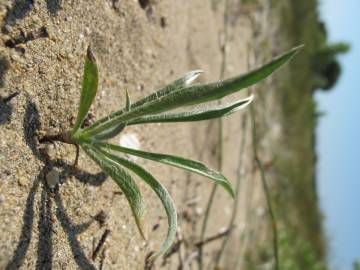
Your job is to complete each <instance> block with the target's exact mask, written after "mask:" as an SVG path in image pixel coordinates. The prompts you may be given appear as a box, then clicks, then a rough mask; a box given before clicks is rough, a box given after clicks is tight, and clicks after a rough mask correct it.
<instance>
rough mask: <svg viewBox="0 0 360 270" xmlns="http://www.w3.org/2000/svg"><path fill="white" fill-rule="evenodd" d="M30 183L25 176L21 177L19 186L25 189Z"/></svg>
mask: <svg viewBox="0 0 360 270" xmlns="http://www.w3.org/2000/svg"><path fill="white" fill-rule="evenodd" d="M27 183H28V181H27V179H26V178H25V177H24V176H21V177H19V179H18V184H19V186H21V187H25V186H26V185H27Z"/></svg>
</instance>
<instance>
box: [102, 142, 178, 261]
mask: <svg viewBox="0 0 360 270" xmlns="http://www.w3.org/2000/svg"><path fill="white" fill-rule="evenodd" d="M98 150H99V152H101V153H102V154H104V155H106V156H107V157H108V158H109V159H111V160H114V161H116V162H117V163H119V164H121V165H122V166H124V167H126V168H128V169H129V170H131V171H133V172H134V173H135V174H137V175H138V176H139V177H140V178H142V179H143V180H144V181H145V183H147V184H148V185H149V186H150V187H151V189H152V190H154V191H155V193H156V194H157V196H158V197H159V198H160V200H161V202H162V204H163V206H164V208H165V211H166V215H167V218H168V225H169V228H168V233H167V237H166V239H165V241H164V242H163V244H162V245H161V247H160V249H159V251H157V252H155V253H154V254H153V255H152V256H151V258H150V260H154V259H156V258H157V257H159V256H161V255H163V254H164V253H165V252H166V251H167V250H168V249H169V248H170V247H171V245H172V243H173V241H174V239H175V235H176V229H177V215H176V209H175V206H174V203H173V201H172V199H171V196H170V194H169V193H168V191H167V190H166V188H165V187H164V186H163V185H162V184H161V183H160V182H159V181H158V180H156V179H155V178H154V177H153V176H152V175H151V174H150V173H149V172H147V171H146V170H145V169H143V168H142V167H140V166H139V165H137V164H136V163H133V162H131V161H129V160H127V159H124V158H121V157H118V156H115V155H112V154H110V153H109V152H107V151H104V150H101V149H99V148H98Z"/></svg>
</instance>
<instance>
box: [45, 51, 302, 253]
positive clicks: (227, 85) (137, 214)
mask: <svg viewBox="0 0 360 270" xmlns="http://www.w3.org/2000/svg"><path fill="white" fill-rule="evenodd" d="M300 49H301V47H296V48H294V49H292V50H290V51H288V52H286V53H284V54H283V55H281V56H279V57H277V58H275V59H274V60H273V61H271V62H269V63H268V64H266V65H264V66H262V67H260V68H258V69H255V70H253V71H251V72H249V73H247V74H245V75H242V76H237V77H233V78H230V79H227V80H224V81H220V82H215V83H210V84H203V85H191V83H192V82H193V81H194V80H195V79H196V78H197V77H198V76H199V75H200V73H201V71H192V72H189V73H187V74H185V76H183V77H181V78H180V79H177V80H175V81H174V82H172V83H171V84H169V85H167V86H166V87H164V88H162V89H160V90H158V91H156V92H154V93H153V94H151V95H149V96H148V97H145V98H143V99H141V100H139V101H137V102H135V103H133V104H132V103H131V101H130V97H129V94H128V92H127V91H126V106H125V108H123V109H122V110H119V111H117V112H114V113H112V114H110V115H108V116H106V117H104V118H102V119H100V120H98V121H96V122H95V123H93V124H92V125H91V126H89V127H85V128H84V127H82V125H83V122H84V120H85V119H86V116H87V114H88V111H89V109H90V106H91V104H92V103H93V100H94V98H95V95H96V92H97V88H98V67H97V64H96V61H95V57H94V56H93V54H92V52H91V50H90V48H89V49H88V51H87V56H86V58H85V67H84V78H83V85H82V92H81V98H80V106H79V111H78V115H77V119H76V123H75V126H74V128H73V129H72V130H70V131H66V132H64V133H61V134H56V135H46V136H44V137H43V138H41V139H40V142H49V141H61V142H64V143H68V144H73V145H75V146H76V148H77V154H78V151H79V147H81V148H82V149H83V150H84V151H85V153H86V154H87V155H88V156H89V157H90V158H91V159H93V160H94V161H95V162H96V163H97V164H98V165H99V166H100V167H101V168H102V170H103V171H104V172H106V173H107V174H108V175H109V176H110V177H111V178H112V179H113V180H114V181H115V182H116V183H117V184H118V185H119V187H120V188H121V189H122V191H123V192H124V194H125V196H126V198H127V200H128V202H129V204H130V207H131V210H132V213H133V216H134V218H135V222H136V225H137V227H138V229H139V232H140V234H141V235H142V236H143V237H144V230H143V226H142V224H143V222H142V216H143V213H144V201H143V198H142V195H141V193H140V190H139V188H138V186H137V185H136V183H135V181H134V180H133V178H132V176H131V175H130V174H129V173H128V172H127V170H129V171H132V172H133V173H134V174H136V175H137V176H139V177H140V178H141V179H142V180H144V181H145V182H146V183H147V184H148V185H149V186H150V187H151V188H152V189H153V190H154V191H155V193H156V194H157V196H158V197H159V198H160V200H161V202H162V204H163V206H164V208H165V211H166V214H167V217H168V224H169V228H168V234H167V238H166V240H165V241H164V243H163V244H162V246H161V247H160V249H159V251H157V252H156V253H154V254H153V255H152V256H151V258H150V259H155V258H156V257H158V256H160V255H162V254H163V253H164V252H166V251H167V250H168V249H169V248H170V246H171V244H172V242H173V240H174V238H175V233H176V227H177V217H176V210H175V206H174V203H173V202H172V199H171V197H170V195H169V193H168V192H167V190H166V189H165V187H164V186H163V185H162V184H161V183H160V182H159V181H157V180H156V179H155V178H154V177H153V176H152V175H151V174H150V173H149V172H148V171H146V170H145V169H144V168H142V167H141V166H139V165H138V164H136V163H134V162H132V161H130V160H128V159H125V158H122V157H120V156H117V155H115V153H116V152H118V153H126V154H130V155H134V156H138V157H141V158H145V159H150V160H153V161H157V162H161V163H164V164H167V165H171V166H175V167H178V168H181V169H185V170H188V171H191V172H194V173H197V174H200V175H203V176H206V177H208V178H210V179H212V180H214V181H215V182H216V183H218V184H219V185H221V186H222V187H223V188H224V189H225V190H226V191H227V192H228V193H229V194H230V195H231V196H232V197H234V195H235V194H234V190H233V188H232V185H231V183H230V182H229V181H228V180H227V179H226V178H225V177H224V176H223V175H222V174H221V173H220V172H217V171H215V170H212V169H210V168H208V167H207V166H206V165H204V164H203V163H200V162H198V161H194V160H190V159H185V158H182V157H177V156H171V155H166V154H158V153H151V152H146V151H139V150H135V149H130V148H125V147H121V146H119V145H114V144H110V143H107V142H104V141H105V140H108V139H110V138H113V137H114V136H116V135H117V134H119V133H120V132H121V131H122V130H123V129H124V128H125V127H126V126H129V125H137V124H147V123H159V122H168V123H169V122H192V121H201V120H209V119H213V118H218V117H222V116H226V115H229V114H231V113H234V112H235V111H237V110H239V109H242V108H244V107H245V106H246V105H248V104H249V103H250V102H251V101H252V97H249V98H246V99H242V100H238V101H236V102H234V103H231V104H226V105H222V106H215V107H210V108H206V109H203V110H190V111H189V110H187V111H184V112H176V113H165V112H167V111H170V110H173V109H176V108H180V107H184V106H189V105H195V104H200V103H204V102H208V101H212V100H218V99H220V98H222V97H224V96H227V95H230V94H232V93H235V92H237V91H239V90H241V89H243V88H246V87H249V86H251V85H253V84H255V83H257V82H259V81H261V80H263V79H265V78H266V77H268V76H269V75H270V74H271V73H273V72H274V71H275V70H276V69H278V68H279V67H280V66H282V65H283V64H284V63H286V62H287V61H289V60H290V59H291V58H292V57H293V56H294V55H295V54H296V53H297V52H298V51H299V50H300ZM77 156H78V155H77ZM75 162H77V158H76V161H75ZM126 169H127V170H126Z"/></svg>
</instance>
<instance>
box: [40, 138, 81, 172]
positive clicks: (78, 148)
mask: <svg viewBox="0 0 360 270" xmlns="http://www.w3.org/2000/svg"><path fill="white" fill-rule="evenodd" d="M69 134H70V133H69V132H63V133H59V134H48V135H45V136H43V137H42V138H40V139H39V143H49V142H50V143H52V142H62V143H66V144H71V145H74V146H75V148H76V156H75V161H74V166H77V164H78V161H79V154H80V147H79V144H78V143H77V142H76V141H74V140H73V139H72V138H71V136H70V135H69Z"/></svg>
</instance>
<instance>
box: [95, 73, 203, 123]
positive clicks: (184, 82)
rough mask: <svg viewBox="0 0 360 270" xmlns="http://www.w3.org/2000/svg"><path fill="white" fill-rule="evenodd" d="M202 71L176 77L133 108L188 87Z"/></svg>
mask: <svg viewBox="0 0 360 270" xmlns="http://www.w3.org/2000/svg"><path fill="white" fill-rule="evenodd" d="M201 73H202V70H193V71H190V72H188V73H186V74H185V75H184V76H183V77H181V78H179V79H176V80H175V81H173V82H172V83H170V84H169V85H167V86H165V87H163V88H161V89H160V90H157V91H156V92H154V93H152V94H151V95H149V96H147V97H145V98H143V99H141V100H139V101H137V102H135V103H134V104H132V105H131V107H132V108H137V107H140V106H142V105H143V104H146V103H149V102H151V101H154V100H156V99H158V98H160V97H163V96H165V95H168V94H170V93H171V92H173V91H175V90H179V89H180V88H182V87H186V86H188V85H190V84H191V83H192V82H193V81H194V80H196V78H197V77H199V76H200V74H201ZM126 111H129V110H127V109H126V108H125V109H122V110H120V111H117V112H115V113H112V114H111V115H110V116H109V117H115V116H119V115H121V114H123V113H125V112H126ZM109 117H103V118H101V119H100V120H98V121H96V122H95V123H94V124H93V125H92V126H91V127H90V128H89V129H94V128H95V127H97V126H99V125H100V124H102V123H104V122H106V121H108V120H109ZM120 125H121V123H120Z"/></svg>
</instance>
